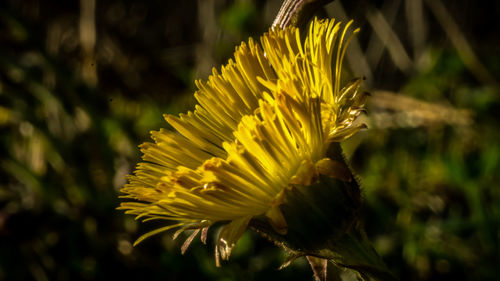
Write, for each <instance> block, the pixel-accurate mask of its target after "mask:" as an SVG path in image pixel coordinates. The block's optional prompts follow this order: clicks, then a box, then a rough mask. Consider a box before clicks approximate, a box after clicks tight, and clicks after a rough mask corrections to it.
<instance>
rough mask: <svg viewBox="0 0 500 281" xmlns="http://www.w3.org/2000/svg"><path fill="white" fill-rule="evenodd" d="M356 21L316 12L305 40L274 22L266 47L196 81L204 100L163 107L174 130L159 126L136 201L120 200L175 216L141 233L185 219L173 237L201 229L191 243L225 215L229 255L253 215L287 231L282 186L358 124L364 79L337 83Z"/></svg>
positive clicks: (305, 178) (307, 175)
mask: <svg viewBox="0 0 500 281" xmlns="http://www.w3.org/2000/svg"><path fill="white" fill-rule="evenodd" d="M350 25H351V22H349V23H348V24H347V25H346V26H345V27H344V28H341V25H340V23H335V21H334V20H317V19H315V20H314V21H313V22H312V23H311V25H310V28H309V31H308V34H307V36H306V39H305V42H301V40H300V35H299V30H298V29H297V28H294V27H290V28H287V29H285V30H276V31H269V32H268V33H266V34H264V35H263V36H262V38H261V44H262V47H260V45H259V44H257V43H256V42H254V41H253V40H252V39H250V40H249V42H248V43H247V44H246V43H242V44H241V45H240V46H239V47H238V48H236V51H235V55H234V60H229V62H228V64H227V65H225V66H223V67H222V69H221V71H220V72H218V71H217V70H214V71H213V74H212V75H211V76H210V77H209V78H208V81H207V82H203V81H197V82H196V85H197V87H198V91H197V92H196V93H195V97H196V99H197V101H198V104H199V105H197V106H196V108H195V110H194V111H193V112H188V113H187V114H181V115H180V116H179V117H175V116H171V115H167V116H165V119H166V120H167V122H168V123H169V124H170V125H171V126H172V127H173V128H174V129H175V132H174V131H167V130H163V129H162V130H160V131H155V132H152V138H153V140H154V142H153V143H144V144H143V145H141V150H142V152H143V153H144V156H143V159H144V162H143V163H140V164H139V165H138V166H137V169H136V171H135V172H134V175H131V176H129V178H128V181H129V183H128V184H127V185H125V187H124V188H123V189H122V192H123V193H124V194H125V195H124V196H123V197H124V198H128V199H132V200H133V201H130V202H124V203H122V204H121V206H120V208H121V209H125V210H126V213H129V214H133V215H136V216H137V217H138V218H144V219H146V220H149V219H164V220H169V221H175V223H174V224H172V225H169V226H166V227H164V228H161V229H157V230H155V231H152V232H150V233H147V234H145V235H143V236H142V237H141V238H139V239H138V241H137V242H140V241H142V240H143V239H144V238H146V237H148V236H151V235H153V234H156V233H159V232H161V231H164V230H167V229H171V228H176V227H177V228H180V230H179V231H178V232H177V234H176V236H177V235H178V233H180V232H182V231H183V230H186V229H196V230H195V233H194V234H193V235H192V236H191V237H189V238H188V240H187V242H186V244H185V246H183V251H184V250H185V249H186V248H187V245H188V244H189V242H190V241H191V240H192V238H193V237H194V235H196V234H197V233H198V232H199V230H200V229H203V230H204V231H202V237H204V235H206V229H207V227H208V226H210V225H211V224H213V223H215V222H218V221H225V222H228V224H226V225H225V226H224V227H223V229H222V230H221V232H220V234H219V238H218V243H217V247H216V256H217V260H218V258H219V257H222V258H223V259H227V258H228V257H229V255H230V253H231V249H232V247H233V246H234V244H235V243H236V241H237V240H238V239H239V237H240V236H241V234H242V233H243V231H244V230H245V229H246V227H247V225H248V223H249V221H250V220H251V219H252V217H255V216H260V215H265V216H267V217H268V218H269V221H270V223H271V225H272V226H273V227H274V228H275V229H276V231H278V232H279V233H286V231H287V225H286V221H285V219H284V218H283V215H282V214H281V212H280V210H279V205H280V204H281V203H283V202H284V200H286V198H284V190H285V189H287V188H288V186H289V185H290V184H306V185H307V184H311V183H312V181H314V179H315V175H316V174H317V171H316V170H317V169H316V163H318V162H319V161H322V159H323V158H325V151H326V149H327V148H328V145H329V144H330V143H331V142H340V141H343V140H345V139H347V138H348V137H350V136H351V135H352V134H354V133H355V132H356V131H358V130H359V129H360V128H361V126H359V125H354V124H353V122H354V119H355V118H356V117H357V116H358V115H359V113H360V112H361V110H362V107H363V105H364V102H365V94H364V93H362V92H360V91H359V87H360V83H361V80H360V79H357V80H354V81H352V82H351V83H349V84H347V85H346V86H345V87H342V88H341V87H340V73H341V67H342V60H343V57H344V54H345V49H346V46H347V44H348V42H349V41H350V40H351V38H352V36H353V34H355V33H356V32H357V30H355V31H354V32H353V33H351V34H350V35H349V36H347V37H346V34H347V29H348V27H349V26H350ZM332 66H333V67H332ZM203 233H205V234H203ZM203 239H204V238H203Z"/></svg>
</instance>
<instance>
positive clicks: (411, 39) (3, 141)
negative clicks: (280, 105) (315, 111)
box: [0, 0, 500, 280]
mask: <svg viewBox="0 0 500 281" xmlns="http://www.w3.org/2000/svg"><path fill="white" fill-rule="evenodd" d="M85 3H87V5H88V3H89V2H85V1H84V0H82V2H81V3H80V4H82V5H85ZM95 3H96V6H95V9H94V10H92V9H91V10H90V11H91V12H92V13H93V16H94V20H95V30H93V33H94V34H95V36H96V40H95V42H94V43H93V45H92V44H91V45H92V46H91V48H90V49H89V48H88V47H85V48H82V44H83V42H84V41H85V42H87V43H85V44H88V42H92V40H90V41H89V40H88V38H87V39H85V38H83V37H82V31H81V28H82V22H83V23H85V24H83V26H87V27H88V26H89V25H88V22H86V21H85V20H82V17H88V10H87V12H86V13H83V12H82V11H83V10H84V9H83V8H82V7H83V6H80V5H78V3H76V2H64V3H62V2H58V1H52V0H49V1H43V2H42V1H39V0H30V1H16V0H7V1H3V2H2V3H0V152H1V153H0V249H1V250H0V280H95V279H97V280H100V279H105V278H113V279H118V278H124V279H131V278H134V279H149V280H275V279H285V280H312V273H311V272H310V269H309V268H308V265H307V264H306V262H305V261H304V260H298V261H296V262H294V263H293V264H292V266H291V267H289V268H286V269H284V270H282V271H278V270H277V268H278V267H279V265H280V263H281V262H283V260H284V258H285V257H284V254H283V253H282V252H281V251H280V250H278V249H276V248H275V247H274V246H273V245H271V244H270V243H268V242H267V241H265V240H263V239H262V238H259V237H258V236H257V235H256V234H254V233H251V232H248V233H246V234H245V235H244V237H243V238H242V239H241V241H240V242H239V244H238V246H237V247H236V249H235V251H234V253H233V256H232V257H231V261H230V262H229V263H225V264H224V265H223V267H222V268H216V267H215V263H214V260H213V251H214V249H213V243H212V242H213V236H214V235H213V233H211V234H209V237H210V239H209V243H208V245H206V246H205V245H202V244H201V242H199V241H196V242H194V243H193V245H192V248H190V249H189V250H188V252H187V253H186V255H184V256H181V255H180V250H179V248H180V242H179V241H172V240H171V239H170V236H169V235H168V234H165V235H160V236H157V237H153V238H151V239H149V240H148V241H145V242H144V243H142V244H141V245H140V246H138V247H136V248H132V246H131V243H133V241H134V240H135V239H136V238H137V237H139V235H140V234H141V233H144V232H146V231H147V230H148V229H153V228H154V227H155V224H154V223H150V224H138V223H136V222H135V221H134V220H133V218H130V217H128V216H125V215H123V214H122V213H121V212H118V211H116V210H115V208H116V207H117V206H118V204H119V200H118V195H119V193H118V190H119V189H120V187H121V186H122V185H123V184H124V183H125V179H124V178H125V175H126V174H128V173H130V172H131V171H132V169H133V167H134V165H135V164H136V163H137V162H138V161H139V159H140V152H139V151H138V149H137V145H138V144H140V143H141V142H144V141H146V140H148V139H149V136H148V134H149V131H150V130H156V129H158V128H160V127H164V126H166V125H165V122H164V121H163V119H162V114H163V113H171V114H177V113H179V112H185V111H187V110H189V109H191V108H192V106H193V105H194V104H195V101H194V99H193V97H192V91H193V90H194V83H193V81H194V79H198V78H202V79H204V78H206V77H207V75H208V73H210V71H211V67H212V66H216V67H219V65H221V64H222V63H224V62H225V61H226V60H227V59H228V58H229V57H230V56H231V55H232V52H233V50H234V46H236V45H237V44H239V42H240V41H242V40H247V38H248V37H249V36H254V37H255V36H258V35H259V34H261V33H262V32H264V31H266V30H267V28H268V26H269V24H270V23H271V22H272V19H273V17H274V15H275V13H276V11H277V9H278V7H279V5H280V2H279V1H244V0H238V1H215V0H212V1H182V2H179V3H177V2H175V3H173V2H172V3H171V2H163V1H127V2H122V1H96V2H95ZM341 3H342V4H344V7H342V5H339V1H335V3H334V4H332V5H330V6H328V7H327V8H326V9H325V11H323V12H321V13H320V14H322V15H324V16H326V15H328V16H334V17H338V18H342V16H347V17H352V18H354V19H355V21H356V24H357V25H358V26H360V27H361V28H362V32H361V34H360V36H359V38H358V39H357V41H356V42H354V44H358V45H359V46H360V48H359V50H358V51H357V53H356V50H351V55H350V56H349V55H348V60H349V61H348V65H349V66H350V67H351V68H352V70H351V71H352V72H353V73H354V75H358V76H359V75H364V76H367V77H368V80H367V81H366V87H367V89H368V90H371V91H373V92H374V95H373V97H372V99H377V98H380V95H376V92H377V90H384V91H390V92H392V93H393V95H394V98H395V99H394V100H395V101H397V98H398V97H400V96H401V97H403V96H404V97H411V98H412V99H413V100H414V101H413V102H411V104H415V106H414V107H413V108H403V107H402V106H403V105H402V103H401V104H395V105H392V107H390V108H389V107H387V106H386V107H384V106H382V105H381V104H382V103H377V102H376V100H373V101H372V102H371V104H370V105H369V114H368V117H367V123H368V124H370V129H368V130H366V131H364V132H362V133H360V134H358V135H357V136H355V137H354V138H353V139H352V140H350V141H349V142H347V143H345V145H344V148H345V150H346V153H347V155H348V156H349V157H350V159H351V162H352V166H353V168H354V170H355V171H356V172H357V173H358V174H359V176H360V179H361V182H362V186H363V189H364V192H365V199H366V203H367V204H366V208H365V211H364V217H365V221H366V225H367V232H368V235H369V236H371V238H372V241H375V245H376V247H377V249H378V251H379V252H380V253H381V255H382V256H383V257H384V259H385V260H386V261H387V263H388V265H389V267H390V268H391V269H392V270H393V271H394V272H395V273H396V274H397V275H398V276H400V277H401V279H402V280H443V279H444V280H446V279H457V280H496V277H497V272H498V269H497V265H498V264H500V245H499V240H500V229H499V225H500V192H499V188H498V182H499V181H500V176H499V173H498V172H497V171H500V167H499V162H500V161H499V160H500V143H499V141H498V140H499V139H500V138H499V134H500V131H499V129H500V126H499V125H500V124H499V122H498V118H497V117H496V115H497V114H496V113H497V112H498V111H499V109H500V107H499V104H500V103H499V89H498V82H496V83H489V82H485V81H484V80H482V79H480V78H478V77H477V75H476V74H475V72H474V71H471V69H470V67H469V65H468V64H467V63H464V61H463V54H461V53H460V52H458V51H457V48H456V46H454V45H453V42H455V41H456V40H453V39H452V37H451V36H456V34H455V33H453V34H450V33H449V32H448V31H447V29H446V28H444V26H442V25H441V24H440V21H439V20H436V18H435V16H434V14H435V13H434V12H433V10H432V7H431V6H432V5H431V6H427V5H426V4H425V1H422V0H406V1H396V0H392V1H390V0H386V1H343V2H341ZM443 3H444V5H445V7H446V8H447V10H446V11H447V12H448V13H449V15H451V18H452V19H454V20H455V21H456V24H457V26H458V27H459V31H460V32H461V33H462V34H465V35H467V36H466V39H467V40H468V44H470V45H471V46H472V49H473V50H474V51H475V53H476V55H477V57H478V60H479V63H482V64H483V66H484V67H485V69H486V70H487V71H488V72H489V74H490V75H491V76H492V77H500V57H499V56H498V54H497V49H498V46H499V43H500V42H499V39H498V36H497V31H498V30H499V27H500V26H499V25H500V24H499V22H498V20H497V19H496V17H495V15H496V14H498V13H499V12H500V8H499V5H498V4H497V3H491V2H489V1H479V2H473V1H466V0H461V1H443ZM419 7H420V8H419ZM87 8H88V7H87ZM419 9H420V10H419ZM374 11H378V13H380V15H381V16H382V18H383V19H384V20H385V21H386V22H387V26H389V28H391V30H392V31H391V32H393V33H394V34H395V36H397V37H398V40H400V42H401V44H402V45H401V46H402V48H403V50H402V51H403V52H406V53H407V54H409V55H408V56H409V58H410V59H411V62H410V66H409V68H408V69H400V68H398V67H397V64H395V63H394V54H391V53H390V52H389V51H388V49H387V46H386V45H384V44H385V43H384V42H383V40H381V39H380V38H378V37H377V34H381V32H384V30H378V31H377V32H375V31H374V30H373V29H374V28H377V26H380V25H378V24H373V23H370V21H368V20H367V15H369V14H373V13H374ZM419 11H421V13H420V12H419ZM92 13H91V14H92ZM419 15H420V16H419ZM379 18H380V17H379ZM486 23H487V24H486ZM90 26H92V25H90ZM384 26H385V25H384ZM410 27H411V28H410ZM417 31H418V34H416V33H415V32H417ZM415 38H417V39H415ZM419 38H420V39H419ZM86 40H87V41H86ZM419 40H420V41H419ZM389 43H390V42H389ZM376 49H379V51H370V52H368V51H367V50H376ZM89 50H90V51H89ZM400 51H401V50H400ZM469 63H470V62H469ZM360 65H363V67H359V66H360ZM355 69H358V70H359V69H361V72H360V73H358V72H356V71H354V70H355ZM84 73H87V74H88V73H90V74H92V73H94V74H95V80H93V79H94V78H92V77H93V76H92V75H90V76H89V75H87V74H84ZM428 105H432V106H428ZM398 106H400V108H399V109H398ZM429 108H431V109H432V110H435V111H442V112H451V111H450V108H451V109H456V110H457V111H456V112H462V111H460V110H466V111H467V112H470V113H471V116H472V117H470V122H465V123H464V122H462V123H456V122H455V123H454V122H453V120H452V119H453V118H451V116H450V118H444V119H443V118H442V119H439V118H438V119H433V118H435V117H433V116H439V114H432V112H429V111H425V110H427V109H429ZM424 109H425V110H424ZM408 110H411V111H412V112H416V113H418V112H420V113H421V114H420V115H419V114H413V115H409V114H406V115H405V114H404V113H405V112H408ZM446 110H448V111H446ZM457 114H458V113H457ZM419 116H420V117H419ZM422 116H423V117H422ZM382 117H384V118H382ZM387 117H390V118H387ZM424 117H425V118H424ZM418 118H420V119H418ZM436 118H437V117H436ZM467 118H469V117H467ZM377 120H378V121H377ZM388 120H389V121H390V122H389V121H388ZM467 120H469V119H467ZM384 122H385V123H384ZM348 279H349V277H348V276H347V277H346V280H348Z"/></svg>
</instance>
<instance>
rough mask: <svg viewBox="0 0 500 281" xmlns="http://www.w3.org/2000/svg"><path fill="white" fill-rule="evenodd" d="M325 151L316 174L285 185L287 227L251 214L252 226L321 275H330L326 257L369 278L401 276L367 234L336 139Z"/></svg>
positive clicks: (357, 193) (353, 181)
mask: <svg viewBox="0 0 500 281" xmlns="http://www.w3.org/2000/svg"><path fill="white" fill-rule="evenodd" d="M326 156H327V157H328V160H326V159H324V160H322V161H320V162H318V163H317V164H316V170H317V171H318V174H317V175H314V177H313V178H312V182H311V183H310V184H309V185H301V184H294V185H291V186H290V187H289V188H287V189H286V191H285V194H284V197H285V198H286V199H285V201H284V203H283V204H282V205H280V210H281V212H282V214H283V217H284V219H285V220H286V222H287V229H286V233H283V232H282V231H280V230H279V229H276V227H275V226H274V225H273V224H272V223H270V222H269V219H268V218H267V217H264V216H261V217H256V218H254V219H252V220H251V221H250V224H249V225H250V227H251V228H252V229H254V230H255V231H257V232H259V233H260V234H262V235H263V236H264V237H266V238H267V239H269V240H271V241H272V242H274V243H275V244H277V245H279V246H281V247H283V248H284V249H285V250H286V251H287V252H288V253H289V254H290V258H289V260H288V262H287V263H285V264H284V266H287V265H288V264H290V263H291V262H292V261H293V260H295V259H296V258H298V257H301V256H307V257H308V260H309V263H310V264H311V266H312V267H313V270H314V272H315V276H316V278H318V279H319V280H324V279H325V277H326V266H327V264H326V262H324V261H325V260H329V261H331V262H332V263H333V264H335V265H336V266H338V267H341V268H350V269H354V270H356V271H357V272H359V274H360V275H361V277H362V278H363V279H366V280H368V277H370V278H373V279H374V280H398V279H397V278H396V277H394V276H393V275H392V274H391V273H390V271H389V270H388V269H387V267H386V266H385V264H384V262H383V261H382V259H381V258H380V257H379V255H378V254H377V252H376V251H375V249H374V248H373V247H372V245H371V243H370V241H368V239H367V237H366V234H365V232H364V230H363V226H362V224H361V222H360V218H359V212H360V208H361V193H360V189H359V185H358V183H357V181H356V179H355V178H354V177H353V175H352V174H351V172H350V170H349V168H348V166H347V165H346V164H345V161H344V159H343V156H342V152H341V148H340V145H339V144H338V143H332V144H331V145H330V147H329V149H328V151H327V153H326ZM280 232H281V233H280ZM318 275H323V277H322V276H318Z"/></svg>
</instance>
